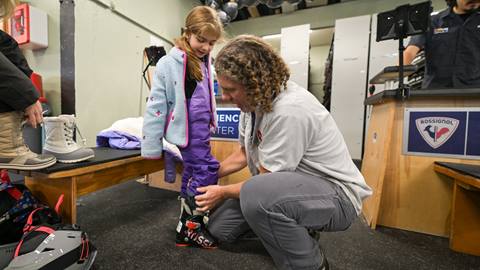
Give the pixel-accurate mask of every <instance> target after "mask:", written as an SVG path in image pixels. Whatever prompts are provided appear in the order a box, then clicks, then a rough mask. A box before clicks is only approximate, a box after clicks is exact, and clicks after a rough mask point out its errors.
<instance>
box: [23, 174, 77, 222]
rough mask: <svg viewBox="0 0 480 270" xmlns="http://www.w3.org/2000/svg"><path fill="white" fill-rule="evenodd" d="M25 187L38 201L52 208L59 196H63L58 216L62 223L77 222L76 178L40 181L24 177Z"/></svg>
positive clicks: (40, 179) (39, 179)
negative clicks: (60, 217)
mask: <svg viewBox="0 0 480 270" xmlns="http://www.w3.org/2000/svg"><path fill="white" fill-rule="evenodd" d="M25 184H26V186H27V187H28V188H29V189H30V190H31V191H32V193H33V195H34V196H35V197H36V198H38V199H39V200H40V201H42V202H44V203H47V204H48V205H49V206H50V207H52V208H54V207H55V204H56V203H57V201H58V198H59V197H60V195H62V194H63V195H64V198H63V204H62V206H61V207H60V215H61V216H62V221H63V222H64V223H71V224H74V223H76V222H77V204H76V202H77V179H76V177H67V178H56V179H42V178H33V177H25Z"/></svg>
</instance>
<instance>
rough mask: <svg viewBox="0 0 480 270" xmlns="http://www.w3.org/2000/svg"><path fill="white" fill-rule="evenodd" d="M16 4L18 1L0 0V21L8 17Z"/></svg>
mask: <svg viewBox="0 0 480 270" xmlns="http://www.w3.org/2000/svg"><path fill="white" fill-rule="evenodd" d="M17 4H18V0H0V19H1V18H8V17H10V16H11V15H12V12H13V10H14V9H15V6H16V5H17Z"/></svg>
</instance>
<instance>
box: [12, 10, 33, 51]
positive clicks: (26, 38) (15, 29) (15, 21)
mask: <svg viewBox="0 0 480 270" xmlns="http://www.w3.org/2000/svg"><path fill="white" fill-rule="evenodd" d="M29 23H30V9H29V8H28V4H20V5H18V6H17V7H16V8H15V13H14V14H13V16H12V18H11V20H10V35H11V36H12V37H13V38H15V40H16V41H17V42H18V44H19V45H22V44H27V43H28V42H30V25H29Z"/></svg>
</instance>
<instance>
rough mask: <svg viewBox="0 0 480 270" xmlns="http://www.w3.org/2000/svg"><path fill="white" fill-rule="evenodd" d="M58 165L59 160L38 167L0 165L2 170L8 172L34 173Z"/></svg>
mask: <svg viewBox="0 0 480 270" xmlns="http://www.w3.org/2000/svg"><path fill="white" fill-rule="evenodd" d="M55 163H57V160H55V159H54V160H52V161H50V162H48V163H42V164H38V165H22V164H3V165H0V169H7V170H20V171H33V170H40V169H45V168H48V167H50V166H52V165H54V164H55Z"/></svg>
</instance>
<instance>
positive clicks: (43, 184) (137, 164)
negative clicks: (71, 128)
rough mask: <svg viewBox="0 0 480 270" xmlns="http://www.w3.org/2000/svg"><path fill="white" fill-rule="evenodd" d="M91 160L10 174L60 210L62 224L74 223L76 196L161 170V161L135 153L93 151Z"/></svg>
mask: <svg viewBox="0 0 480 270" xmlns="http://www.w3.org/2000/svg"><path fill="white" fill-rule="evenodd" d="M94 151H95V158H94V159H92V160H89V161H85V162H81V163H76V164H60V163H57V164H55V165H53V166H52V167H49V168H47V169H43V170H38V171H14V170H10V171H11V172H13V173H18V174H22V175H24V176H25V184H26V186H27V187H28V188H29V189H30V190H31V191H32V193H33V194H34V195H35V196H36V197H37V198H38V199H39V200H41V201H42V202H45V203H47V204H49V205H50V206H51V207H54V206H55V203H56V202H57V199H58V197H59V196H60V195H61V194H64V196H65V197H64V201H63V204H62V207H61V215H62V219H63V221H64V222H66V223H76V222H77V204H76V201H77V197H79V196H82V195H85V194H89V193H91V192H94V191H97V190H99V189H103V188H107V187H110V186H113V185H117V184H120V183H123V182H125V181H128V180H131V179H135V178H139V177H142V176H144V175H148V174H151V173H154V172H157V171H160V170H163V169H164V163H163V160H147V159H144V158H142V157H141V156H140V151H139V150H117V149H111V148H94Z"/></svg>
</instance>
